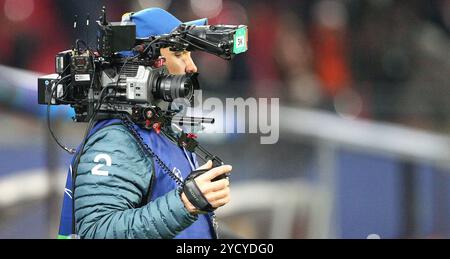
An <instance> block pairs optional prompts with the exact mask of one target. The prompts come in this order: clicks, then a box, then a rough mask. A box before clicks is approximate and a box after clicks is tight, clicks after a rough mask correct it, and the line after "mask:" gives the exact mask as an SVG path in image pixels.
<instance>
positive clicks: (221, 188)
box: [181, 160, 232, 214]
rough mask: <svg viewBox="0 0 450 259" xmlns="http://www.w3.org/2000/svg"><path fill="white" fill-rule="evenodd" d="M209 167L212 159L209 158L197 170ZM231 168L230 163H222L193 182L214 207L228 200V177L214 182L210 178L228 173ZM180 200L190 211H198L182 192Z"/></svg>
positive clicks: (193, 212) (194, 212)
mask: <svg viewBox="0 0 450 259" xmlns="http://www.w3.org/2000/svg"><path fill="white" fill-rule="evenodd" d="M211 167H212V161H211V160H209V161H208V162H207V163H206V164H204V165H202V166H201V167H199V168H198V169H197V170H199V169H210V168H211ZM231 170H232V167H231V166H230V165H222V166H219V167H215V168H213V169H211V170H209V171H207V172H206V173H204V174H202V175H199V176H198V177H196V178H195V183H196V184H197V186H198V188H199V189H200V191H201V192H202V194H203V195H204V196H205V198H206V199H207V200H208V202H209V203H210V204H211V206H213V207H214V208H218V207H221V206H223V205H225V204H227V203H228V202H229V201H230V187H229V185H230V182H229V180H228V178H225V179H221V180H218V181H214V182H211V180H212V179H214V178H216V177H217V176H219V175H222V174H226V173H229V172H231ZM181 200H182V201H183V203H184V206H185V207H186V209H187V210H188V211H189V212H190V213H192V214H196V213H198V212H199V210H198V209H197V208H195V207H194V205H192V203H191V202H190V201H189V200H188V198H187V197H186V195H185V194H184V192H183V193H182V194H181Z"/></svg>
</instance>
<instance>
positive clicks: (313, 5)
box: [0, 0, 450, 133]
mask: <svg viewBox="0 0 450 259" xmlns="http://www.w3.org/2000/svg"><path fill="white" fill-rule="evenodd" d="M103 5H106V6H107V10H108V18H109V19H110V20H111V21H119V20H120V19H121V15H122V14H123V13H125V12H127V11H137V10H140V9H143V8H147V7H152V6H157V7H162V8H165V9H167V10H169V11H170V12H171V13H173V14H174V15H175V16H177V17H178V18H180V19H181V20H185V21H186V20H192V19H197V18H203V17H207V18H209V22H210V24H217V23H224V24H248V26H249V51H248V53H246V54H245V55H240V56H237V57H236V58H235V59H234V60H233V61H232V62H226V61H223V60H221V59H219V58H217V57H214V56H211V55H208V54H205V53H195V54H194V56H195V57H194V59H195V60H196V62H197V66H198V67H199V70H200V73H201V80H202V81H201V82H202V84H203V88H204V89H207V90H210V91H209V93H210V94H223V95H225V96H227V97H237V96H243V97H249V96H259V97H279V98H280V103H281V104H284V105H290V106H297V107H307V108H319V109H324V110H329V111H332V112H336V113H338V114H340V115H342V116H345V117H347V118H356V117H363V118H369V119H376V120H382V121H391V122H400V123H404V124H406V125H412V126H416V127H420V128H426V129H431V130H434V131H441V132H445V133H449V132H450V102H449V101H448V99H449V97H450V85H449V83H448V80H447V79H448V74H449V71H450V41H449V32H450V0H427V1H421V0H409V1H406V0H315V1H312V0H311V1H309V0H302V1H298V0H283V1H268V0H267V1H266V0H250V1H249V0H247V1H244V0H229V1H228V0H190V1H170V0H167V1H162V0H137V1H108V0H104V1H99V0H95V1H91V0H77V1H75V0H0V23H1V24H2V26H1V27H0V64H4V65H8V66H13V67H19V68H24V69H29V70H33V71H38V72H41V73H53V71H54V55H55V54H56V53H57V52H59V51H62V50H65V49H68V48H70V47H71V46H72V45H73V44H74V39H76V38H84V39H85V38H87V37H89V42H90V44H91V46H94V45H95V24H94V20H96V19H97V17H98V15H99V12H100V10H101V7H102V6H103ZM88 14H89V17H90V20H91V22H90V24H91V26H90V27H89V29H88V31H86V27H85V19H86V16H87V15H88ZM75 15H78V18H77V21H78V22H77V25H78V28H77V29H73V24H74V16H75ZM87 35H88V36H87ZM206 92H208V91H206Z"/></svg>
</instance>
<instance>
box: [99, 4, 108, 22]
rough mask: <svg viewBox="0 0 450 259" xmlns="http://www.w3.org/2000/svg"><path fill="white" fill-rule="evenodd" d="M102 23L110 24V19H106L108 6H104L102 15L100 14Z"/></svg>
mask: <svg viewBox="0 0 450 259" xmlns="http://www.w3.org/2000/svg"><path fill="white" fill-rule="evenodd" d="M100 19H101V24H102V25H108V21H106V7H105V6H103V7H102V16H100Z"/></svg>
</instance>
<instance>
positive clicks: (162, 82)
mask: <svg viewBox="0 0 450 259" xmlns="http://www.w3.org/2000/svg"><path fill="white" fill-rule="evenodd" d="M197 76H198V74H197V73H193V74H186V75H160V76H159V78H158V80H157V81H156V84H155V87H154V88H153V91H154V96H155V98H157V99H162V100H164V101H167V102H171V101H173V100H174V99H177V98H186V99H187V100H190V99H191V98H192V95H193V94H194V90H195V89H198V88H199V85H198V80H197Z"/></svg>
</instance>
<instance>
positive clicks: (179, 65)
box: [161, 48, 197, 75]
mask: <svg viewBox="0 0 450 259" xmlns="http://www.w3.org/2000/svg"><path fill="white" fill-rule="evenodd" d="M161 55H162V56H164V57H165V58H166V66H167V69H168V70H169V73H170V74H173V75H184V74H186V73H195V72H197V66H196V65H195V63H194V61H193V60H192V57H191V52H189V51H170V50H169V48H162V49H161Z"/></svg>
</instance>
